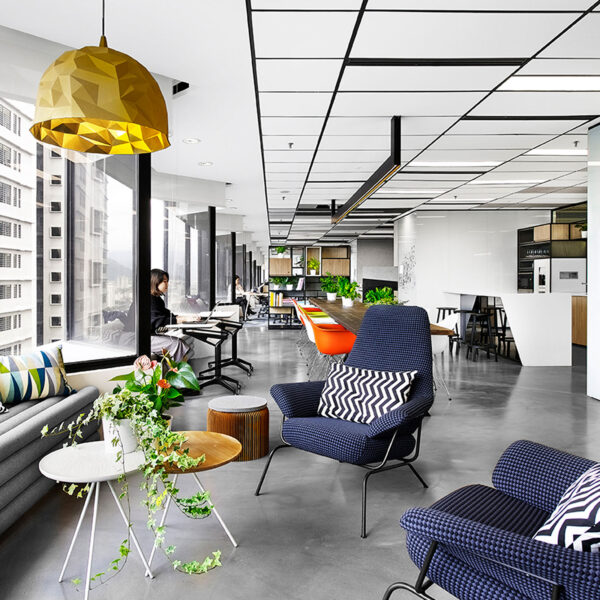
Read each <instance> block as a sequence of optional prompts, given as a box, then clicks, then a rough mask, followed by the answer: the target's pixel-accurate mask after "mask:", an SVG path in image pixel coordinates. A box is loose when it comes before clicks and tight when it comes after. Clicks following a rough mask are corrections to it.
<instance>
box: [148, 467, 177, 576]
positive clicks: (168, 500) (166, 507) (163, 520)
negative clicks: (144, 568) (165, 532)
mask: <svg viewBox="0 0 600 600" xmlns="http://www.w3.org/2000/svg"><path fill="white" fill-rule="evenodd" d="M178 477H179V475H175V477H173V485H176V484H177V478H178ZM170 506H171V494H168V498H167V503H166V504H165V511H164V512H163V516H162V517H161V519H160V525H159V527H162V526H163V525H164V524H165V521H166V520H167V513H168V512H169V507H170ZM155 542H156V539H155ZM155 552H156V543H155V544H154V545H153V546H152V552H151V553H150V558H149V559H148V565H151V564H152V561H153V560H154V553H155Z"/></svg>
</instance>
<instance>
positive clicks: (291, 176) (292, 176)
mask: <svg viewBox="0 0 600 600" xmlns="http://www.w3.org/2000/svg"><path fill="white" fill-rule="evenodd" d="M266 177H267V184H271V183H274V182H276V181H304V180H305V179H306V173H267V176H266Z"/></svg>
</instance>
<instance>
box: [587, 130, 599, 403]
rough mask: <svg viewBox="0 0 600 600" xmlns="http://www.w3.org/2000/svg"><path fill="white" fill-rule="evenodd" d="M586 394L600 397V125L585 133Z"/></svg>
mask: <svg viewBox="0 0 600 600" xmlns="http://www.w3.org/2000/svg"><path fill="white" fill-rule="evenodd" d="M587 197H588V207H587V221H588V241H587V265H588V287H587V291H588V294H587V295H588V299H587V344H588V345H587V394H588V396H592V398H596V399H599V400H600V369H598V364H600V311H598V310H596V309H595V307H596V306H598V304H599V303H600V127H598V126H596V127H594V128H592V129H590V131H589V134H588V194H587Z"/></svg>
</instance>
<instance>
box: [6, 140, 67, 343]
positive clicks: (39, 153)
mask: <svg viewBox="0 0 600 600" xmlns="http://www.w3.org/2000/svg"><path fill="white" fill-rule="evenodd" d="M35 148H36V168H37V177H36V182H35V196H36V203H35V214H36V234H37V244H36V249H37V254H36V273H37V288H36V294H37V319H36V320H37V325H36V339H37V345H38V346H41V345H42V344H43V343H44V341H45V340H44V306H46V305H47V303H48V302H50V298H49V297H48V296H47V295H46V294H45V293H44V291H45V290H44V284H45V283H46V280H47V277H48V276H49V275H48V274H44V252H45V250H44V237H45V236H44V227H45V225H44V177H43V173H44V147H43V146H42V145H41V144H36V145H35ZM67 164H70V161H67ZM67 174H68V172H67ZM65 183H66V185H65V190H68V189H69V179H68V178H67V180H66V182H65ZM10 193H11V194H12V193H14V192H12V190H11V192H10ZM9 199H10V198H9ZM66 200H67V199H66V198H65V202H64V207H65V208H64V210H65V211H68V210H69V203H68V201H66ZM64 229H65V230H66V235H67V236H68V235H69V230H68V228H67V227H65V228H64ZM65 258H66V257H63V260H64V259H65ZM65 278H66V273H65ZM64 285H65V284H64V283H63V286H64ZM46 289H47V288H46ZM64 289H65V288H63V290H64ZM65 296H66V294H65V293H64V292H63V295H62V297H63V301H64V299H65ZM63 318H64V321H65V322H64V325H66V322H67V321H68V319H66V318H65V317H63ZM65 331H66V329H65ZM64 338H65V339H67V336H66V335H65V336H64ZM48 341H50V340H48Z"/></svg>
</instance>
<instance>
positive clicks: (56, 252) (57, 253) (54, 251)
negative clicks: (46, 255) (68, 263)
mask: <svg viewBox="0 0 600 600" xmlns="http://www.w3.org/2000/svg"><path fill="white" fill-rule="evenodd" d="M50 258H51V259H52V260H58V259H61V258H62V249H61V248H50Z"/></svg>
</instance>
